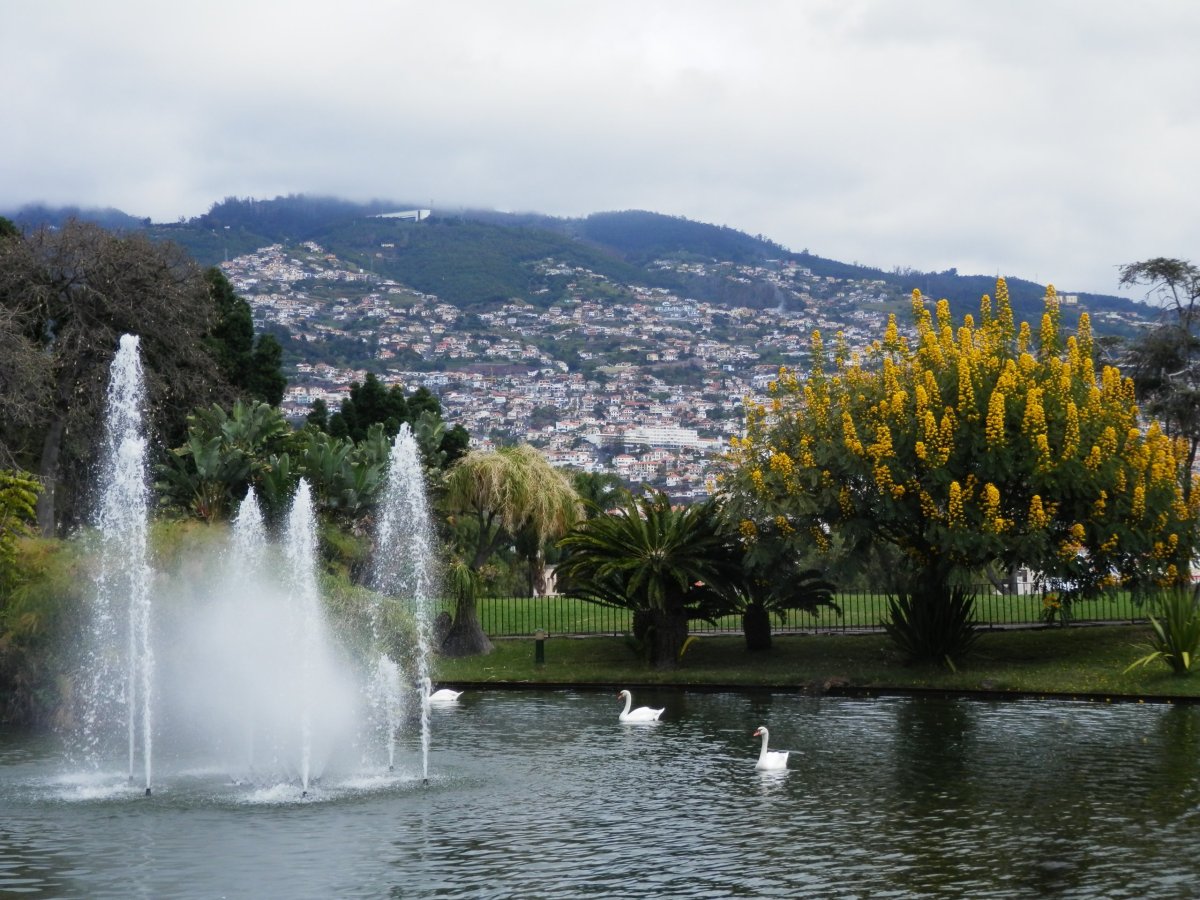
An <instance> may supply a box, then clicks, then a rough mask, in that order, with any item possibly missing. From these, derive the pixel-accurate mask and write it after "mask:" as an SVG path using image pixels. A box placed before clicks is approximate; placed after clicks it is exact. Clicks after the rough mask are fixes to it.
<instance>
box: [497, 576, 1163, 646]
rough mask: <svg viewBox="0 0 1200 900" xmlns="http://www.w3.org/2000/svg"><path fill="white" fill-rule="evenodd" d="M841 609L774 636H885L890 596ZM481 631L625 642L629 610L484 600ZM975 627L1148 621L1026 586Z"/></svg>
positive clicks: (841, 596)
mask: <svg viewBox="0 0 1200 900" xmlns="http://www.w3.org/2000/svg"><path fill="white" fill-rule="evenodd" d="M837 604H838V607H839V609H840V613H839V612H835V611H834V610H831V609H823V610H821V611H820V612H819V613H818V614H817V615H809V614H808V613H804V612H797V611H795V610H792V611H789V612H788V613H787V615H786V616H785V617H784V618H783V619H779V618H773V619H772V622H771V627H772V629H773V631H774V632H775V633H776V634H786V633H829V632H871V631H882V630H883V622H884V621H885V620H886V619H887V618H888V605H887V595H886V594H883V593H878V592H874V591H866V590H864V591H841V592H839V593H838V595H837ZM478 606H479V617H480V620H481V622H482V624H483V630H484V631H485V632H487V633H488V634H489V635H491V636H492V637H528V636H529V635H531V634H533V633H534V632H535V631H538V630H542V631H545V632H547V633H548V634H552V635H621V634H626V633H628V632H629V631H630V630H631V627H632V623H631V619H632V616H631V613H630V612H629V610H626V609H616V608H614V607H609V606H600V605H598V604H595V603H589V602H587V601H586V600H580V599H579V598H577V597H568V596H564V595H553V596H549V597H533V598H530V597H487V598H483V599H481V600H480V601H479V604H478ZM975 619H976V622H977V623H978V625H979V626H980V627H982V628H1016V627H1033V626H1037V625H1048V624H1066V623H1068V622H1080V623H1084V622H1087V623H1099V622H1107V623H1113V624H1116V623H1137V622H1143V621H1145V619H1146V612H1145V609H1144V608H1143V606H1142V604H1140V603H1138V602H1137V601H1135V600H1134V599H1133V598H1132V597H1131V596H1130V595H1129V594H1127V593H1123V592H1122V593H1116V594H1113V595H1111V596H1106V597H1102V598H1099V599H1095V600H1075V601H1069V600H1064V599H1063V598H1062V597H1061V596H1060V595H1059V594H1058V593H1057V592H1053V591H1043V590H1041V589H1035V588H1034V587H1033V586H1028V585H1022V586H1020V587H1019V588H1018V590H1017V591H1016V592H1015V593H1010V594H1001V593H998V592H996V591H995V590H994V589H993V588H991V586H988V587H987V588H986V589H980V590H979V591H978V592H977V593H976V595H975ZM741 630H742V624H741V619H740V617H739V616H725V617H724V618H722V619H719V620H718V621H717V622H715V623H710V622H702V621H693V622H692V623H691V626H690V631H691V633H693V634H738V633H740V632H741Z"/></svg>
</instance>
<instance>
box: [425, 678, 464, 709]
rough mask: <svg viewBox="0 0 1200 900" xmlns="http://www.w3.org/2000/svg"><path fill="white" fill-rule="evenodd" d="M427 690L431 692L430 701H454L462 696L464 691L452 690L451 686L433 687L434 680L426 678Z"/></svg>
mask: <svg viewBox="0 0 1200 900" xmlns="http://www.w3.org/2000/svg"><path fill="white" fill-rule="evenodd" d="M425 691H426V692H427V693H428V694H429V702H430V703H454V702H455V701H456V700H458V698H459V697H461V696H462V693H463V692H462V691H452V690H450V688H439V689H438V690H436V691H435V690H434V689H433V682H431V681H430V680H429V679H428V678H426V679H425Z"/></svg>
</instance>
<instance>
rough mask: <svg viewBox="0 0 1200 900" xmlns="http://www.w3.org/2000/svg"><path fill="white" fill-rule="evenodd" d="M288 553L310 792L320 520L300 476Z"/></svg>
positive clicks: (304, 772)
mask: <svg viewBox="0 0 1200 900" xmlns="http://www.w3.org/2000/svg"><path fill="white" fill-rule="evenodd" d="M284 550H285V556H286V559H287V563H288V571H287V577H288V587H289V601H290V605H291V609H292V611H293V621H292V638H293V640H294V641H295V642H296V647H295V651H296V653H297V655H298V658H299V664H300V672H299V684H298V686H297V689H298V691H299V694H298V699H299V703H300V705H299V710H298V712H299V722H298V723H297V724H298V725H299V730H300V735H299V736H300V785H301V787H302V788H303V791H304V793H305V794H307V793H308V788H309V780H310V778H311V776H312V764H313V694H314V691H315V690H316V687H317V685H316V679H315V678H314V670H315V669H316V666H317V654H318V652H319V644H320V638H321V632H322V616H321V595H320V592H319V591H318V589H317V576H316V559H317V524H316V516H315V514H314V512H313V503H312V490H311V488H309V486H308V481H307V479H304V478H301V479H300V484H299V486H298V487H297V488H296V494H295V496H294V497H293V498H292V508H291V512H290V513H289V514H288V522H287V535H286V538H285V545H284Z"/></svg>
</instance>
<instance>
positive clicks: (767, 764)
mask: <svg viewBox="0 0 1200 900" xmlns="http://www.w3.org/2000/svg"><path fill="white" fill-rule="evenodd" d="M769 734H770V732H768V731H767V726H766V725H759V726H758V731H756V732H754V737H758V736H760V735H761V736H762V750H761V751H759V754H758V762H757V763H755V764H754V768H756V769H759V770H763V769H786V768H787V758H788V754H789V753H791V751H790V750H768V749H767V737H768V735H769Z"/></svg>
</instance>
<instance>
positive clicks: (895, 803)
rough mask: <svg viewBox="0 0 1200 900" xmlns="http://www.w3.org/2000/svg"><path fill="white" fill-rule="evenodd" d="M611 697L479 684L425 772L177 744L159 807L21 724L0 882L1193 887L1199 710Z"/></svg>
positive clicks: (1199, 803) (664, 889) (497, 887)
mask: <svg viewBox="0 0 1200 900" xmlns="http://www.w3.org/2000/svg"><path fill="white" fill-rule="evenodd" d="M614 693H615V690H614V691H613V692H603V693H585V692H550V691H547V692H507V691H495V692H487V693H478V692H477V693H474V694H471V693H468V694H466V695H464V697H463V699H462V701H460V703H459V705H458V706H457V707H456V708H451V709H444V710H435V715H434V722H433V727H434V734H433V751H432V755H431V760H430V773H431V779H430V783H429V784H428V785H427V786H423V785H422V784H421V782H420V779H419V778H418V777H417V776H416V773H417V772H419V768H420V761H419V758H418V756H417V753H418V742H417V739H416V738H415V737H413V738H412V739H411V740H409V741H408V742H407V743H406V744H405V746H404V748H403V750H402V753H401V755H400V757H399V759H400V762H401V765H399V766H398V767H397V769H398V771H397V772H396V773H393V774H389V773H387V772H380V771H374V772H362V771H359V772H353V771H350V768H349V767H345V766H344V767H343V769H344V771H342V772H340V773H339V772H338V771H335V770H332V769H331V770H329V771H326V772H325V774H324V777H323V779H322V781H321V783H320V785H319V786H318V787H317V788H316V789H315V790H314V791H313V792H312V795H311V796H310V797H309V798H307V799H301V798H300V797H299V796H298V794H299V791H298V789H297V788H295V787H293V786H291V785H244V784H234V783H232V782H231V780H230V778H229V776H228V774H227V773H226V772H224V771H222V770H221V769H220V767H219V766H214V765H213V761H211V760H208V761H204V760H199V761H198V760H188V759H187V758H186V754H185V753H175V754H172V753H169V752H168V751H166V750H164V751H163V753H162V758H161V759H159V760H158V761H157V762H156V776H155V783H156V786H155V794H154V796H152V797H150V798H145V797H141V796H139V795H138V794H139V792H138V791H137V790H136V789H133V788H127V787H124V786H122V785H120V782H119V775H118V772H119V770H120V766H119V765H116V764H114V767H113V772H112V773H109V774H107V775H102V776H95V775H90V776H81V775H78V774H73V773H71V772H70V771H69V769H68V768H67V767H66V766H65V765H64V764H63V763H62V761H61V755H60V752H59V750H58V747H57V746H56V745H55V743H54V742H53V741H50V740H48V739H44V738H42V739H32V738H29V737H25V736H18V735H13V734H7V735H2V734H0V895H5V896H7V895H12V896H28V897H89V898H90V897H146V898H172V897H181V898H183V897H187V898H193V897H195V898H215V897H239V898H240V897H247V898H262V897H281V898H308V897H312V898H318V897H319V898H328V897H402V898H414V897H493V898H498V897H522V898H525V897H819V898H839V897H845V898H850V897H862V898H866V897H971V898H975V897H1088V898H1122V897H1129V898H1152V897H1172V898H1174V897H1197V896H1200V862H1198V861H1197V853H1198V850H1200V708H1197V707H1190V706H1178V707H1176V706H1170V705H1150V704H1146V705H1141V704H1088V703H1067V702H1032V701H1030V702H1004V703H1000V702H996V703H990V702H979V701H967V700H955V699H870V700H851V699H833V698H807V697H800V696H796V695H792V694H784V693H772V694H766V693H759V694H735V693H718V694H709V693H675V692H666V691H664V692H661V693H654V692H647V691H642V692H635V696H634V700H635V703H636V704H637V705H643V704H650V705H654V706H666V707H667V712H666V713H665V715H664V718H663V721H662V722H661V723H658V724H657V725H650V726H627V725H620V724H618V722H617V712H618V709H619V706H618V702H617V700H616V697H615V696H613V694H614ZM760 724H764V725H767V726H769V727H770V729H771V744H772V747H774V748H776V749H790V750H791V751H793V752H792V756H791V759H790V768H789V770H788V771H786V772H781V773H764V774H760V773H758V772H756V771H755V770H754V760H755V758H756V756H757V752H758V743H757V741H756V740H755V739H753V738H752V737H751V733H752V732H753V731H754V729H755V727H756V726H758V725H760Z"/></svg>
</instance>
